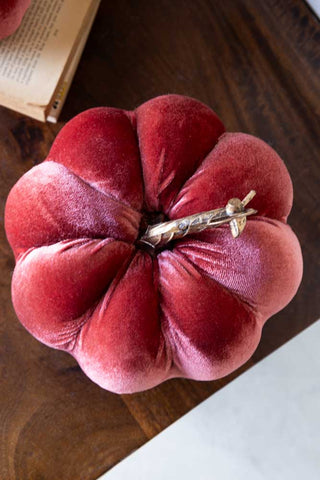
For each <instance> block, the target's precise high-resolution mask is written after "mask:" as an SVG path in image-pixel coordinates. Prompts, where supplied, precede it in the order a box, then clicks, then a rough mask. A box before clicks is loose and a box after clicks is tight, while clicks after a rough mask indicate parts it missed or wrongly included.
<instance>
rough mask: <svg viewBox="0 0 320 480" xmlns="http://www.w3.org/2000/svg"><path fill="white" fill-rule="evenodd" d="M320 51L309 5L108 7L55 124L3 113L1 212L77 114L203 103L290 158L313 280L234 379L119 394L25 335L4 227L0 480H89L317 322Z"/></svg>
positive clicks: (319, 28)
mask: <svg viewBox="0 0 320 480" xmlns="http://www.w3.org/2000/svg"><path fill="white" fill-rule="evenodd" d="M319 41H320V24H319V22H318V20H317V19H316V18H315V17H314V16H313V15H312V13H311V11H310V10H309V8H308V7H307V6H306V5H305V4H304V2H303V1H302V0H266V1H264V2H256V1H255V0H239V1H238V2H234V1H233V0H195V1H193V2H190V1H188V0H175V1H172V0H159V1H158V2H150V1H148V0H136V1H135V2H132V1H130V0H118V1H117V2H109V1H107V0H102V4H101V7H100V10H99V13H98V17H97V19H96V22H95V24H94V28H93V31H92V33H91V35H90V38H89V41H88V44H87V46H86V49H85V52H84V55H83V58H82V60H81V63H80V65H79V69H78V71H77V74H76V77H75V81H74V84H73V86H72V88H71V91H70V94H69V97H68V100H67V103H66V105H65V108H64V111H63V115H62V118H61V121H60V122H59V124H58V125H43V124H41V123H39V122H36V121H33V120H30V119H27V118H26V117H24V116H22V115H19V114H16V113H13V112H10V111H9V110H6V109H3V108H2V109H0V167H1V170H0V202H1V212H3V208H4V203H5V199H6V197H7V194H8V192H9V190H10V188H11V186H12V185H13V184H14V183H15V182H16V181H17V179H18V178H19V177H20V176H21V175H22V174H23V173H24V172H26V171H27V170H28V169H29V168H31V167H32V166H33V165H34V164H36V163H38V162H40V161H42V160H43V159H44V158H45V156H46V155H47V152H48V150H49V148H50V145H51V143H52V141H53V139H54V137H55V135H56V134H57V132H58V131H59V129H60V128H61V127H62V126H63V124H64V123H65V122H66V121H67V120H69V119H70V118H71V117H72V116H73V115H75V114H77V113H79V112H80V111H82V110H84V109H86V108H89V107H93V106H97V105H110V106H116V107H122V108H127V109H132V108H134V107H135V106H137V105H139V104H140V103H141V102H143V101H145V100H147V99H148V98H151V97H153V96H155V95H159V94H163V93H168V92H172V93H180V94H185V95H190V96H194V97H196V98H199V99H200V100H202V101H203V102H205V103H207V104H209V105H210V106H211V107H212V108H214V109H215V110H216V111H217V113H218V114H219V115H220V116H221V118H222V119H223V120H224V122H225V124H226V126H227V128H228V130H230V131H244V132H249V133H252V134H254V135H257V136H260V137H261V138H263V139H264V140H265V141H267V142H268V143H269V144H271V145H272V146H273V147H274V148H275V149H276V150H277V151H278V152H279V153H280V155H281V156H282V157H283V159H284V160H285V162H286V164H287V166H288V169H289V171H290V173H291V175H292V178H293V183H294V188H295V203H294V208H293V212H292V214H291V216H290V223H291V225H292V226H293V228H294V230H295V232H296V233H297V235H298V237H299V239H300V241H301V245H302V249H303V255H304V269H305V270H304V271H305V273H304V279H303V282H302V285H301V287H300V289H299V292H298V294H297V296H296V297H295V299H294V300H293V302H292V303H291V304H290V305H289V306H288V307H287V308H286V309H285V310H283V311H282V312H280V313H279V314H277V315H275V316H274V317H273V318H272V319H270V320H269V321H268V322H267V324H266V326H265V328H264V330H263V335H262V340H261V343H260V345H259V348H258V349H257V351H256V353H255V354H254V356H253V358H252V359H251V360H250V361H249V362H248V363H247V364H246V365H244V366H243V367H242V368H241V369H239V370H238V371H237V372H234V373H233V374H232V375H230V376H228V377H226V378H224V379H221V380H219V381H217V382H195V381H189V380H182V379H179V380H178V379H175V380H171V381H168V382H166V383H164V384H162V385H160V386H159V387H157V388H155V389H153V390H150V391H148V392H142V393H139V394H135V395H123V396H117V395H114V394H111V393H109V392H105V391H103V390H101V389H100V388H99V387H97V386H96V385H94V384H93V383H92V382H90V380H88V379H87V378H86V377H85V376H84V375H83V374H82V372H81V371H80V369H79V368H78V367H77V365H76V363H75V361H74V360H73V359H72V358H71V357H70V356H68V355H67V354H64V353H62V352H58V351H55V350H51V349H49V348H47V347H45V346H44V345H41V344H40V343H39V342H37V341H36V340H34V339H33V338H32V337H31V336H30V335H29V334H28V333H27V332H26V331H25V330H24V329H23V327H22V326H21V325H20V324H19V322H18V321H17V319H16V317H15V314H14V312H13V309H12V306H11V300H10V281H11V274H12V270H13V267H14V263H13V257H12V254H11V251H10V249H9V246H8V244H7V242H6V240H5V235H4V231H3V229H1V232H0V252H1V256H0V269H1V272H2V275H1V278H0V286H1V288H0V302H1V307H0V308H1V318H0V375H1V377H0V378H1V395H0V431H1V442H0V478H1V479H2V478H3V479H5V480H18V479H19V480H20V479H21V478H23V479H25V480H28V479H32V480H34V479H39V480H40V479H46V480H47V479H56V478H59V479H61V480H69V479H72V480H77V479H81V480H83V479H88V480H89V479H90V480H93V479H95V478H96V477H97V476H98V475H99V474H100V473H102V472H103V471H104V470H107V469H108V468H110V467H111V466H112V465H114V464H115V463H116V462H118V461H119V460H120V459H121V458H123V457H125V456H126V455H127V454H129V453H130V452H131V451H133V450H134V449H135V448H138V447H139V446H140V445H141V444H143V443H144V442H145V441H146V440H147V439H148V438H151V437H153V436H154V435H155V434H157V433H158V432H160V431H161V430H162V429H163V428H165V427H166V426H168V425H169V424H170V423H172V422H173V421H175V420H176V419H177V418H179V417H180V416H181V415H183V414H184V413H186V412H187V411H188V410H190V409H191V408H192V407H194V406H195V405H197V404H198V403H199V402H200V401H202V400H203V399H205V398H207V397H208V396H209V395H210V394H212V393H213V392H215V391H217V390H218V389H219V388H221V387H223V386H224V385H225V384H226V383H228V382H230V381H231V380H232V379H233V378H235V377H236V376H238V375H239V374H241V373H242V372H243V371H245V370H246V369H247V368H249V367H251V366H252V365H254V364H255V363H256V362H258V361H259V360H260V359H262V358H263V357H265V356H266V355H268V354H269V353H270V352H272V351H273V350H274V349H276V348H278V347H279V346H281V345H282V344H283V343H284V342H286V341H287V340H288V339H290V338H292V337H293V336H294V335H296V334H297V333H298V332H300V331H301V330H303V329H304V328H306V327H307V326H308V325H310V324H311V323H312V322H314V321H315V320H316V319H317V318H319V317H320V295H319V283H320V269H319V263H320V256H319V236H320V232H319V229H320V227H319V226H320V213H319V211H320V209H319V187H320V162H319V160H318V155H319V150H320V142H319V139H320V124H319V111H320V104H319V103H320V102H319V98H320V85H319V70H320V47H319ZM1 221H3V215H2V213H1Z"/></svg>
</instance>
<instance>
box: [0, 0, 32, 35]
mask: <svg viewBox="0 0 320 480" xmlns="http://www.w3.org/2000/svg"><path fill="white" fill-rule="evenodd" d="M30 3H31V0H1V1H0V40H2V39H3V38H5V37H8V36H9V35H11V34H12V33H14V32H15V31H16V30H17V28H18V27H19V26H20V23H21V21H22V18H23V16H24V14H25V13H26V11H27V8H28V7H29V5H30Z"/></svg>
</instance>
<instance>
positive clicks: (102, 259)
mask: <svg viewBox="0 0 320 480" xmlns="http://www.w3.org/2000/svg"><path fill="white" fill-rule="evenodd" d="M251 189H254V190H256V192H257V195H256V197H255V198H254V199H253V200H252V201H251V202H250V207H252V208H255V209H257V210H258V214H257V215H255V216H251V217H249V218H248V221H247V225H246V227H245V230H244V232H243V233H242V235H241V236H240V237H239V238H237V239H233V237H232V236H231V233H230V229H229V227H228V226H221V227H219V228H216V229H211V230H206V231H203V232H201V233H198V234H192V235H189V236H186V237H184V238H183V239H180V240H176V241H174V242H171V243H170V244H169V245H168V247H167V248H165V249H162V250H159V251H156V253H155V254H154V255H152V254H150V252H148V251H146V250H144V249H142V248H140V247H139V245H138V244H137V240H138V238H139V237H140V236H141V234H142V233H143V229H144V228H145V227H146V225H147V224H148V223H150V221H151V219H152V218H153V219H155V218H156V217H157V216H158V215H159V214H162V218H163V219H164V220H166V219H176V218H180V217H183V216H186V215H191V214H193V213H197V212H201V211H205V210H211V209H214V208H219V207H223V206H225V205H226V203H227V201H228V200H229V199H230V198H232V197H238V198H240V199H242V198H244V197H245V195H246V194H247V193H248V192H249V191H250V190H251ZM292 199H293V193H292V183H291V180H290V176H289V174H288V171H287V169H286V167H285V165H284V163H283V162H282V160H281V159H280V158H279V156H278V155H277V153H276V152H275V151H274V150H273V149H272V148H271V147H270V146H268V145H267V144H266V143H264V142H263V141H262V140H259V139H258V138H255V137H253V136H251V135H246V134H242V133H225V129H224V126H223V124H222V122H221V121H220V120H219V118H218V117H217V116H216V114H215V113H214V112H213V111H212V110H210V109H209V108H208V107H206V106H205V105H203V104H202V103H200V102H198V101H196V100H194V99H191V98H188V97H183V96H179V95H165V96H161V97H157V98H155V99H152V100H150V101H148V102H146V103H144V104H143V105H141V106H140V107H138V108H137V109H136V110H135V111H133V112H128V111H123V110H120V109H116V108H104V107H102V108H94V109H91V110H88V111H86V112H84V113H81V114H80V115H78V116H77V117H75V118H74V119H73V120H71V121H70V122H69V123H68V124H66V126H65V127H64V128H63V129H62V130H61V131H60V133H59V135H58V136H57V138H56V140H55V142H54V144H53V146H52V148H51V151H50V153H49V155H48V158H47V159H46V160H45V161H44V162H43V163H41V164H39V165H37V166H35V167H34V168H32V169H31V170H30V171H29V172H27V173H26V174H25V175H24V176H23V177H22V178H21V179H20V180H19V181H18V182H17V184H16V185H15V186H14V187H13V189H12V190H11V192H10V195H9V197H8V200H7V205H6V216H5V220H6V232H7V237H8V240H9V242H10V244H11V247H12V249H13V251H14V254H15V258H16V267H15V270H14V274H13V280H12V298H13V304H14V307H15V310H16V313H17V315H18V317H19V319H20V321H21V322H22V324H23V325H24V326H25V327H26V328H27V329H28V330H29V332H30V333H32V335H34V336H35V337H36V338H37V339H39V340H40V341H42V342H43V343H45V344H47V345H49V346H51V347H54V348H59V349H63V350H65V351H67V352H69V353H70V354H72V355H73V356H74V357H75V358H76V359H77V361H78V363H79V365H80V366H81V368H82V369H83V371H84V372H85V373H86V374H87V375H88V376H89V377H90V378H91V379H92V380H93V381H94V382H96V383H98V384H99V385H100V386H101V387H103V388H106V389H108V390H111V391H113V392H119V393H120V392H121V393H124V392H126V393H129V392H136V391H140V390H144V389H148V388H151V387H153V386H155V385H157V384H159V383H160V382H163V381H164V380H166V379H168V378H171V377H179V376H183V377H188V378H194V379H199V380H212V379H216V378H219V377H222V376H224V375H227V374H228V373H230V372H232V371H233V370H234V369H236V368H238V367H239V366H240V365H242V364H243V363H244V362H246V360H248V359H249V357H250V356H251V355H252V353H253V352H254V350H255V349H256V347H257V345H258V343H259V339H260V336H261V329H262V327H263V324H264V322H265V321H266V320H267V319H268V318H269V317H270V316H271V315H273V314H275V313H276V312H278V311H279V310H281V309H282V308H283V307H285V306H286V305H287V303H288V302H289V301H290V300H291V299H292V297H293V296H294V294H295V293H296V291H297V288H298V286H299V283H300V281H301V276H302V256H301V250H300V246H299V242H298V240H297V238H296V236H295V235H294V233H293V232H292V230H291V228H290V227H289V226H288V225H287V224H286V220H287V216H288V215H289V212H290V209H291V206H292ZM157 218H159V216H158V217H157Z"/></svg>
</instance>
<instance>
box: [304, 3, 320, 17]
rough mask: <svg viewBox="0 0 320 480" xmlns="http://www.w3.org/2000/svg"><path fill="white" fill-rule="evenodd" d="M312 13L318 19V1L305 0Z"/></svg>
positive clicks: (319, 9) (319, 13)
mask: <svg viewBox="0 0 320 480" xmlns="http://www.w3.org/2000/svg"><path fill="white" fill-rule="evenodd" d="M306 2H307V3H309V5H310V7H311V8H312V10H313V11H314V13H315V14H316V15H317V16H318V17H319V18H320V0H306Z"/></svg>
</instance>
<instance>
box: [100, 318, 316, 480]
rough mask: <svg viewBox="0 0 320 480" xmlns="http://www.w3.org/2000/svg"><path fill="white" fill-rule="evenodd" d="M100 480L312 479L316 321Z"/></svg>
mask: <svg viewBox="0 0 320 480" xmlns="http://www.w3.org/2000/svg"><path fill="white" fill-rule="evenodd" d="M102 479H103V480H124V479H126V480H127V479H133V480H177V479H183V480H191V479H192V480H194V479H199V480H298V479H299V480H301V479H303V480H304V479H305V480H319V479H320V320H319V321H318V322H316V323H315V324H313V325H312V326H311V327H309V328H308V329H306V330H305V331H304V332H302V333H301V334H300V335H298V336H297V337H295V338H294V339H292V340H291V341H290V342H288V343H287V344H285V345H284V346H282V347H281V348H280V349H279V350H277V351H276V352H274V353H273V354H271V355H270V356H269V357H267V358H265V359H264V360H262V361H261V362H260V363H259V364H258V365H256V366H254V367H253V368H251V369H250V370H249V371H247V372H245V373H244V374H242V375H241V376H240V377H238V378H237V379H236V380H234V381H233V382H231V383H230V384H228V385H227V386H226V387H225V388H223V389H222V390H220V391H219V392H217V393H215V394H214V395H212V396H211V397H210V398H209V399H208V400H206V401H204V402H203V403H201V404H200V405H199V406H198V407H196V408H195V409H193V410H192V411H191V412H189V413H188V414H187V415H185V416H184V417H182V418H181V419H180V420H178V421H177V422H175V423H174V424H173V425H171V426H170V427H168V428H167V429H166V430H164V431H163V432H162V433H160V434H159V435H158V436H157V437H155V438H154V439H153V440H151V441H150V442H148V443H147V444H146V445H144V446H143V447H141V448H140V449H139V450H137V451H136V452H135V453H133V454H132V455H130V456H129V457H127V458H126V459H125V460H123V461H122V462H121V463H120V464H118V465H117V466H115V467H114V468H113V469H112V470H110V471H109V472H107V473H106V474H105V475H104V476H102V477H101V479H100V480H102Z"/></svg>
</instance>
